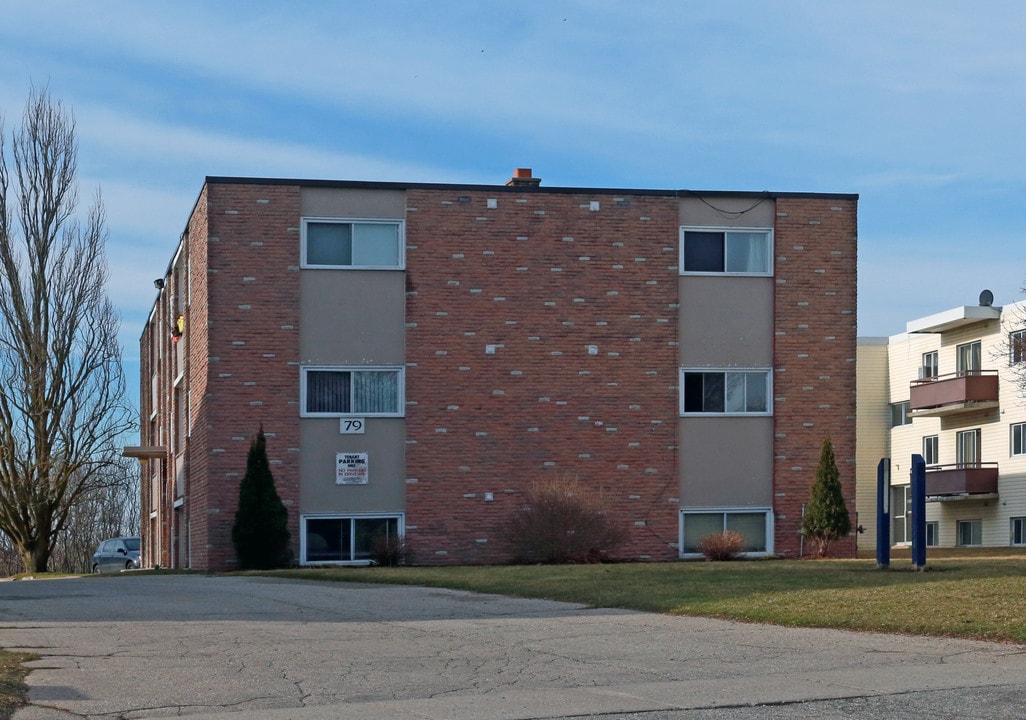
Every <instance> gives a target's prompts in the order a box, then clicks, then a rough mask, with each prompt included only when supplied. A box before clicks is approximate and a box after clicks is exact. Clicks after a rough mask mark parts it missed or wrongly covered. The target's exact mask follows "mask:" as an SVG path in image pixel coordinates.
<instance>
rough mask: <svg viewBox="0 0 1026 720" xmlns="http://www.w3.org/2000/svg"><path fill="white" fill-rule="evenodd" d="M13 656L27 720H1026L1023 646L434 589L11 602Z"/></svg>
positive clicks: (224, 588) (218, 586)
mask: <svg viewBox="0 0 1026 720" xmlns="http://www.w3.org/2000/svg"><path fill="white" fill-rule="evenodd" d="M0 645H2V646H3V647H5V648H7V649H12V650H28V651H31V652H34V653H37V654H38V655H39V656H40V659H39V660H38V661H36V662H34V663H32V664H31V667H32V668H33V670H32V672H31V674H30V675H29V677H28V683H29V686H30V696H29V697H30V703H31V704H30V705H29V706H27V707H25V708H22V709H20V710H18V711H17V713H16V714H15V716H14V718H15V720H72V719H75V718H88V719H89V720H140V719H142V718H168V717H189V718H192V720H328V719H329V718H330V719H331V720H339V719H341V720H345V719H346V718H360V719H361V720H376V719H378V718H381V719H384V718H431V719H439V720H441V719H446V720H459V719H461V718H489V719H491V718H498V719H504V718H508V719H510V720H517V719H532V718H539V719H540V718H549V719H556V718H568V717H581V716H589V717H595V718H600V719H602V720H614V719H623V720H628V719H629V720H679V719H691V720H728V719H729V720H734V719H738V720H771V719H773V718H805V717H808V718H834V717H836V718H842V717H888V718H889V719H890V720H894V719H895V718H903V717H909V718H911V717H921V716H923V715H922V713H923V712H924V710H925V709H929V714H930V716H931V717H941V718H944V717H952V718H954V717H959V718H973V717H980V718H1003V717H1008V718H1013V717H1014V718H1021V717H1024V716H1026V699H1024V698H1026V648H1023V647H1020V646H1016V645H1005V644H994V643H984V642H974V641H965V640H954V639H944V638H920V637H908V636H895V635H879V634H871V633H850V632H843V631H834V630H810V629H796V628H779V627H771V626H764V625H750V624H738V623H730V622H723V621H718V620H711V619H703V618H688V617H672V616H664V615H653V614H648V613H638V612H630V611H624V610H611V609H593V608H587V607H583V606H580V605H573V604H568V603H556V602H548V601H539V600H524V599H515V598H505V597H499V596H494V595H478V594H473V593H467V592H460V591H450V590H438V589H430V588H418V587H403V586H384V585H360V584H348V583H317V582H303V581H292V580H278V579H271V578H258V577H207V576H202V575H141V574H140V575H132V574H127V575H122V576H116V577H83V578H76V579H64V580H33V581H21V582H8V583H0ZM1004 713H1007V714H1004Z"/></svg>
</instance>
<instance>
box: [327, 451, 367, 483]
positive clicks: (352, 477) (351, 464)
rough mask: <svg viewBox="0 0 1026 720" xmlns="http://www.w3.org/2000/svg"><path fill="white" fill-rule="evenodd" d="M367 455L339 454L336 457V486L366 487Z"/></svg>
mask: <svg viewBox="0 0 1026 720" xmlns="http://www.w3.org/2000/svg"><path fill="white" fill-rule="evenodd" d="M368 479H369V474H368V472H367V453H337V454H336V455H335V484H336V485H366V484H367V480H368Z"/></svg>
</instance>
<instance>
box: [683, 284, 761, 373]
mask: <svg viewBox="0 0 1026 720" xmlns="http://www.w3.org/2000/svg"><path fill="white" fill-rule="evenodd" d="M679 297H680V312H679V315H678V317H679V323H680V325H679V336H680V362H681V366H682V367H716V368H729V367H767V368H768V367H770V366H771V365H772V364H773V332H774V326H773V278H762V277H705V276H695V275H684V276H681V277H680V280H679Z"/></svg>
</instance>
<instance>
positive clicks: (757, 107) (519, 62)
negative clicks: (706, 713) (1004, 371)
mask: <svg viewBox="0 0 1026 720" xmlns="http://www.w3.org/2000/svg"><path fill="white" fill-rule="evenodd" d="M0 16H2V18H3V19H2V22H0V114H2V115H4V116H5V118H6V127H7V132H8V133H9V132H10V130H11V129H12V128H13V127H14V126H16V125H17V124H18V123H19V122H20V118H21V114H22V111H23V108H24V104H25V99H26V98H27V96H28V94H29V91H30V89H31V88H32V87H33V86H35V87H36V88H41V87H45V88H47V89H48V92H49V93H50V95H51V96H52V97H53V98H55V99H59V100H60V101H61V102H62V103H64V104H65V105H66V106H68V107H69V108H70V109H71V110H72V111H73V113H74V117H75V122H76V128H77V137H78V141H79V183H80V188H79V190H80V196H81V198H82V211H83V213H84V212H85V210H86V206H87V205H88V201H89V200H90V199H91V198H92V197H93V195H94V193H95V192H96V191H97V190H99V191H100V193H101V195H102V200H103V204H104V206H105V208H106V211H107V218H108V223H107V225H108V230H109V241H108V247H107V249H108V256H109V262H110V267H111V282H110V287H109V293H110V295H111V298H112V299H113V301H114V302H115V304H116V305H117V306H118V308H119V309H120V312H121V315H122V338H123V344H124V356H125V359H126V369H127V371H128V372H129V386H130V387H134V386H136V385H137V380H136V379H135V378H137V373H138V353H139V349H138V338H139V336H140V334H141V332H142V327H143V324H144V322H145V320H146V317H147V315H148V313H149V311H150V308H151V306H152V304H153V301H154V299H155V297H156V290H155V289H154V287H153V279H154V278H156V277H160V276H162V275H163V273H164V270H165V269H166V267H167V264H168V262H169V261H170V259H171V256H172V254H173V253H174V250H175V248H176V246H177V243H178V239H179V236H180V235H181V232H182V231H183V230H184V228H185V224H186V221H187V219H188V216H189V213H190V212H191V210H192V207H193V204H194V202H195V200H196V198H197V196H198V194H199V191H200V189H201V187H202V184H203V180H204V178H205V177H206V176H208V175H211V176H244V177H276V178H294V179H335V180H374V181H379V180H380V181H397V182H406V181H410V182H452V183H474V184H478V183H481V184H503V183H505V181H506V180H507V179H508V178H509V177H510V176H511V174H512V172H513V169H514V168H517V167H529V168H532V169H533V170H534V174H535V176H536V177H540V178H542V183H543V185H544V186H549V187H553V186H564V187H596V188H598V187H613V188H655V189H673V190H676V189H690V190H738V191H762V190H770V191H779V192H791V191H794V192H829V193H857V194H858V195H859V263H858V271H859V308H858V330H859V334H860V335H862V336H883V335H892V334H896V333H899V332H902V331H904V329H905V322H906V321H907V320H910V319H914V318H919V317H923V316H926V315H931V314H933V313H936V312H940V311H943V310H947V309H950V308H953V307H957V306H960V305H974V304H976V303H977V302H978V297H979V293H980V291H981V290H983V289H984V288H987V289H990V290H991V291H992V292H993V294H994V298H995V305H1002V304H1007V303H1011V302H1014V301H1017V300H1020V299H1022V297H1023V293H1022V289H1021V288H1022V287H1023V285H1024V284H1026V242H1024V237H1026V222H1024V214H1026V202H1024V198H1026V142H1023V135H1024V132H1026V122H1024V119H1026V43H1023V42H1022V34H1023V31H1024V30H1026V3H1023V2H1021V0H988V2H985V3H976V4H971V3H966V2H965V1H964V0H958V1H954V2H953V1H949V0H931V1H930V2H926V1H915V0H910V1H907V2H893V0H887V1H880V0H859V2H843V3H841V2H823V1H822V0H808V1H805V0H777V1H774V2H768V1H765V2H764V1H762V0H708V1H702V2H699V1H692V0H666V1H659V0H651V1H648V2H645V1H644V0H630V1H623V2H614V1H612V0H517V2H509V1H508V0H502V1H493V0H473V1H471V0H465V1H463V2H455V1H453V0H430V1H428V0H424V1H414V0H409V1H407V2H399V1H397V0H374V1H373V2H369V1H368V2H345V1H342V0H337V1H328V0H295V1H292V2H269V1H264V0H246V1H241V0H240V1H236V0H222V1H219V2H209V1H206V0H204V1H199V0H176V1H175V2H156V1H152V2H138V1H132V2H122V1H119V0H106V1H104V2H94V1H89V0H74V1H67V0H45V1H44V2H40V0H0ZM1020 224H1023V227H1020ZM133 368H134V369H133ZM133 373H135V374H133Z"/></svg>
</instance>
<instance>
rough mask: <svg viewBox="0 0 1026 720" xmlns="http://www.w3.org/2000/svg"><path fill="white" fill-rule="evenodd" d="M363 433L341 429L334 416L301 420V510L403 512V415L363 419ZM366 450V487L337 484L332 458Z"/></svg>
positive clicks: (316, 511) (311, 511) (314, 511)
mask: <svg viewBox="0 0 1026 720" xmlns="http://www.w3.org/2000/svg"><path fill="white" fill-rule="evenodd" d="M366 423H367V426H366V432H365V433H364V434H362V435H342V434H340V433H339V420H338V418H303V419H302V420H300V440H301V442H302V448H303V450H302V457H301V462H300V485H301V490H300V499H299V502H300V513H301V514H309V513H339V514H342V513H395V512H402V511H403V510H405V492H404V491H405V487H406V457H405V448H406V434H405V421H404V420H403V419H402V418H366ZM342 452H361V453H367V467H368V476H369V481H368V483H367V484H366V485H338V484H337V483H336V482H335V456H336V454H337V453H342Z"/></svg>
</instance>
